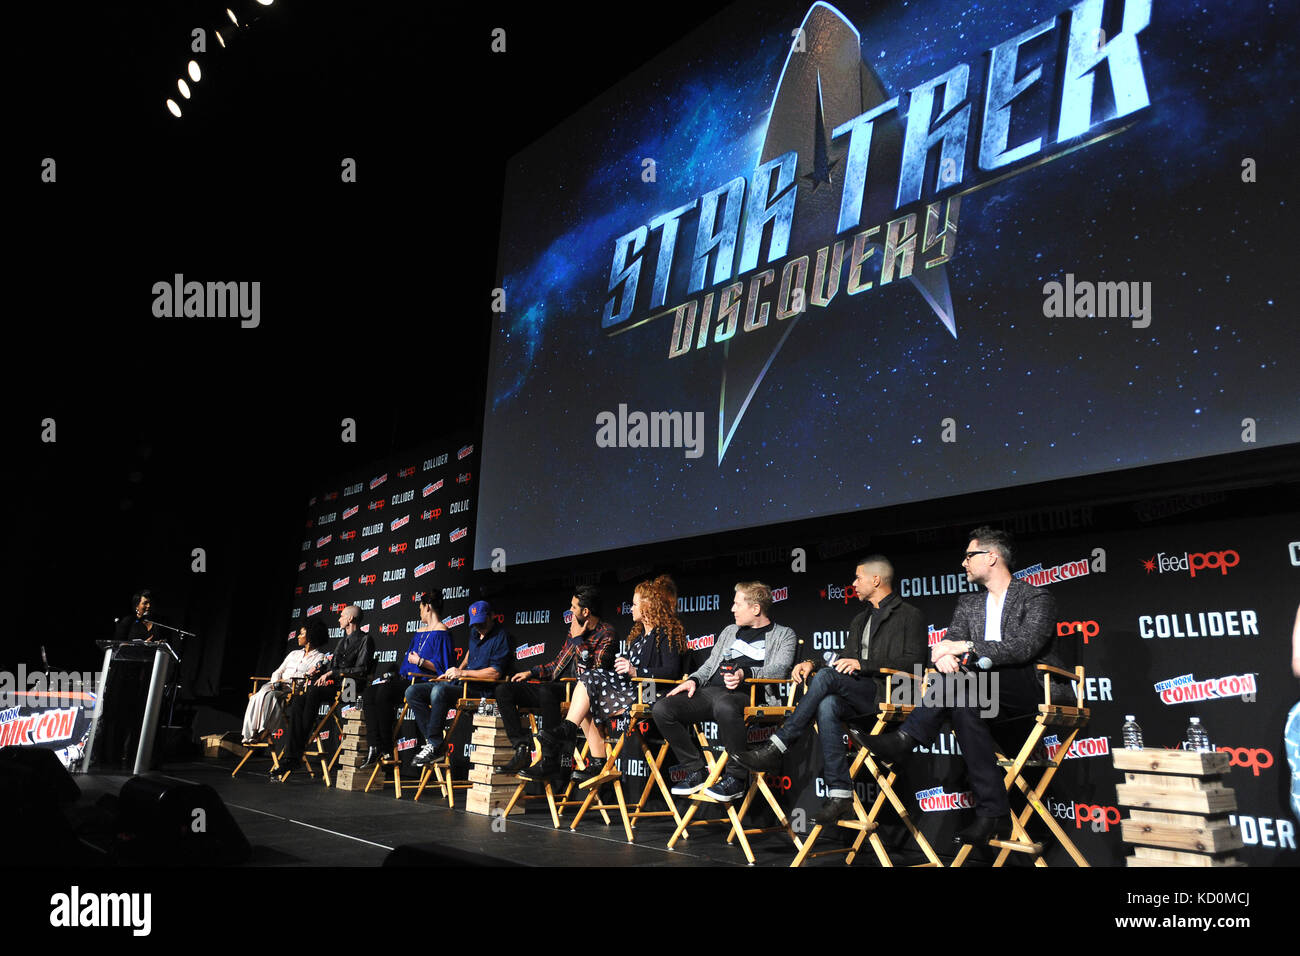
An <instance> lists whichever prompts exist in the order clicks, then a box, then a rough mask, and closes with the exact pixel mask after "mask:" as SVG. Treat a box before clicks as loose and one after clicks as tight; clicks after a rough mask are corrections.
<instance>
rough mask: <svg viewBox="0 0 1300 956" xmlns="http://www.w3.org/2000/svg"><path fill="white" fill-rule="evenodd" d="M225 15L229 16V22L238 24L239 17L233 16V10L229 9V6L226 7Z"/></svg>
mask: <svg viewBox="0 0 1300 956" xmlns="http://www.w3.org/2000/svg"><path fill="white" fill-rule="evenodd" d="M226 16H228V17H230V22H231V23H233V24H234V25H235V26H239V18H238V17H237V16H235V11H234V10H231V9H230V8H229V7H226Z"/></svg>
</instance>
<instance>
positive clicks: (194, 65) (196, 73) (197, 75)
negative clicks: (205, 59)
mask: <svg viewBox="0 0 1300 956" xmlns="http://www.w3.org/2000/svg"><path fill="white" fill-rule="evenodd" d="M189 71H190V79H191V80H193V81H194V82H195V83H197V82H198V81H199V80H201V79H203V72H202V71H201V70H200V69H199V64H198V62H197V61H195V60H190V65H189Z"/></svg>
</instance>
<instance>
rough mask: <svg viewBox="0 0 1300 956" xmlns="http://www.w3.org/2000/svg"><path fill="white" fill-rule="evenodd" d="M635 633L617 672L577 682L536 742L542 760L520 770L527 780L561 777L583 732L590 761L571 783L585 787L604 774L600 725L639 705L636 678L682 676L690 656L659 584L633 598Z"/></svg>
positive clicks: (596, 672)
mask: <svg viewBox="0 0 1300 956" xmlns="http://www.w3.org/2000/svg"><path fill="white" fill-rule="evenodd" d="M632 621H633V622H634V623H633V625H632V630H631V631H630V632H629V633H628V636H627V650H626V651H625V652H624V653H623V654H620V655H619V656H618V657H616V658H615V659H614V667H613V670H606V669H605V668H595V669H592V670H589V671H587V672H586V673H585V674H582V675H581V676H580V677H579V678H578V683H577V685H576V686H575V687H574V689H573V699H572V700H570V701H569V712H568V714H567V715H566V716H565V719H564V720H562V721H560V722H559V725H558V726H556V727H554V728H553V729H551V730H545V731H543V732H542V733H541V734H540V735H539V736H538V740H540V741H541V744H542V756H541V759H540V760H538V762H537V763H535V764H533V765H532V766H531V767H528V768H527V769H525V770H522V771H520V773H519V776H520V777H522V778H523V779H525V780H546V779H549V778H551V777H554V776H556V775H557V774H558V773H559V772H560V760H559V758H560V755H561V754H563V753H565V752H566V751H568V750H571V749H573V742H574V740H575V739H576V738H577V736H578V729H579V728H581V729H582V731H583V733H584V734H586V737H587V743H588V745H589V747H590V750H589V751H588V753H589V754H590V757H589V758H588V760H587V765H586V767H584V768H583V769H582V770H578V771H575V772H574V774H573V778H572V779H573V780H574V781H575V782H577V783H582V782H584V781H586V780H590V779H592V778H593V777H595V776H597V775H599V774H600V772H601V771H602V770H603V769H604V767H605V757H606V750H605V737H604V734H603V733H602V731H601V724H603V723H604V722H605V721H607V720H609V719H611V718H613V717H617V716H618V715H619V714H622V713H625V712H627V710H628V708H629V707H631V706H632V705H633V704H635V703H636V702H637V685H636V683H635V682H634V680H633V678H636V677H655V678H660V679H662V680H669V679H674V678H677V677H680V676H681V673H682V655H683V654H684V653H685V652H686V630H685V628H683V627H682V622H681V621H679V620H678V619H677V615H676V613H675V608H674V607H673V604H672V602H671V601H670V600H669V597H668V592H667V591H666V590H665V589H664V587H663V586H662V584H661V583H660V582H659V581H657V580H656V581H642V582H641V583H640V584H638V585H637V586H636V589H635V591H633V594H632ZM653 695H654V685H653V684H650V685H648V687H647V688H646V689H643V691H642V698H641V699H642V700H650V699H652V698H653Z"/></svg>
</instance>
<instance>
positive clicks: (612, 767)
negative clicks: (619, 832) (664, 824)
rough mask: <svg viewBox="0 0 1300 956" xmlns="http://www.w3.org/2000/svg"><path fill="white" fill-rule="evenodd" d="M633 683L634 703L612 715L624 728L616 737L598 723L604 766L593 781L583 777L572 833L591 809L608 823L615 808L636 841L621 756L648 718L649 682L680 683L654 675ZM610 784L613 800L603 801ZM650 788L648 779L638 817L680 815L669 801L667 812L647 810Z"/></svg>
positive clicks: (645, 750)
mask: <svg viewBox="0 0 1300 956" xmlns="http://www.w3.org/2000/svg"><path fill="white" fill-rule="evenodd" d="M632 682H633V683H634V684H635V685H636V701H635V702H633V704H632V706H631V707H629V708H628V709H627V710H626V711H625V712H623V713H621V714H616V715H614V717H613V718H612V720H613V721H614V722H615V724H617V721H618V720H619V719H622V720H623V721H625V724H624V727H623V730H622V731H616V733H617V736H616V737H613V738H611V736H610V734H607V733H606V732H605V731H606V727H607V724H606V722H604V721H602V722H601V723H600V725H599V729H600V732H601V734H602V735H604V736H605V765H604V766H603V767H601V770H600V773H598V774H597V775H596V776H594V777H592V778H591V779H590V780H584V781H582V783H580V784H578V790H579V791H583V790H585V791H586V796H585V798H584V799H583V801H582V805H581V806H580V807H579V808H578V812H577V813H576V814H575V815H574V817H573V822H572V823H570V824H569V830H570V831H571V832H572V831H574V830H577V829H578V824H579V823H581V822H582V818H583V816H585V815H586V813H587V811H588V810H598V811H599V812H600V814H601V816H602V817H604V818H605V822H606V824H608V823H609V816H608V814H609V812H610V811H612V810H617V811H618V813H619V817H620V818H622V821H623V832H624V833H625V834H626V835H627V842H628V843H635V842H636V840H635V838H634V837H633V836H632V817H631V815H630V814H629V813H628V809H627V799H626V798H625V797H624V795H623V773H622V771H620V770H619V769H618V758H619V755H620V754H622V752H623V746H624V744H626V743H627V741H628V740H629V739H630V738H631V737H633V736H634V735H636V736H639V734H638V730H637V725H638V724H639V723H640V722H641V721H642V720H647V719H649V715H650V705H649V704H647V703H646V702H645V700H644V693H645V687H646V685H647V684H655V683H667V684H675V683H677V682H676V681H672V680H662V679H660V680H656V679H655V678H643V677H633V678H632ZM611 740H612V743H611ZM641 751H642V753H643V754H646V755H647V757H648V755H649V749H648V747H647V746H646V743H645V739H644V738H641ZM665 752H666V751H664V750H663V749H662V748H661V750H660V754H659V762H660V763H662V762H663V755H664V753H665ZM648 762H650V761H648ZM654 767H655V769H654V770H653V771H652V773H653V774H654V776H655V778H656V779H658V780H659V781H660V782H661V784H662V780H663V778H662V775H660V773H659V767H658V765H654ZM607 783H612V784H613V785H614V796H615V802H614V803H605V802H604V801H603V800H600V799H599V797H600V788H601V787H603V786H604V785H605V784H607ZM570 785H572V784H570ZM649 791H650V784H649V781H647V782H646V787H645V789H644V790H643V791H642V793H641V800H640V801H639V802H638V803H637V805H636V811H637V819H640V818H641V817H648V816H661V815H664V814H667V813H671V814H672V815H673V816H674V817H676V815H677V814H676V807H675V806H673V805H672V803H669V808H670V809H669V810H667V811H662V810H656V811H650V810H646V809H644V808H645V802H646V800H648V799H649ZM566 796H567V791H566Z"/></svg>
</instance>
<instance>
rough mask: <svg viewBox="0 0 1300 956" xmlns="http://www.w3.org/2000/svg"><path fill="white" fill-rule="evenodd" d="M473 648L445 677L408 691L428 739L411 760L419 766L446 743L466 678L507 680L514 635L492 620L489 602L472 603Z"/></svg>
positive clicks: (470, 643) (411, 687) (428, 761)
mask: <svg viewBox="0 0 1300 956" xmlns="http://www.w3.org/2000/svg"><path fill="white" fill-rule="evenodd" d="M469 626H470V638H469V650H468V651H467V652H466V653H465V663H464V665H463V666H461V667H449V668H447V670H446V671H445V672H444V673H443V674H442V676H441V677H439V678H437V679H435V680H432V681H429V682H428V683H424V684H412V685H411V686H410V687H408V688H407V690H406V702H407V703H408V704H410V707H411V716H412V717H413V718H414V719H415V726H416V727H417V728H419V731H420V734H421V735H422V736H423V737H424V739H425V744H424V747H423V749H421V751H420V752H419V753H418V754H416V755H415V759H414V760H413V761H411V762H412V763H413V764H415V766H417V767H423V766H424V765H425V764H427V763H431V762H432V761H433V760H434V758H435V757H436V756H437V754H438V748H439V746H441V744H442V726H443V724H444V723H446V721H447V711H448V710H449V709H450V708H451V707H453V706H455V704H456V701H458V700H460V698H461V697H462V695H463V694H464V691H465V685H464V684H463V683H461V682H462V681H466V680H479V681H498V680H503V679H504V678H505V677H506V676H507V673H508V671H509V664H508V662H509V660H510V635H509V634H508V633H507V632H506V629H505V628H504V627H501V626H500V625H499V624H497V623H496V622H495V621H493V620H492V608H491V606H489V604H488V602H487V601H477V602H475V603H474V604H471V605H470V606H469Z"/></svg>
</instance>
